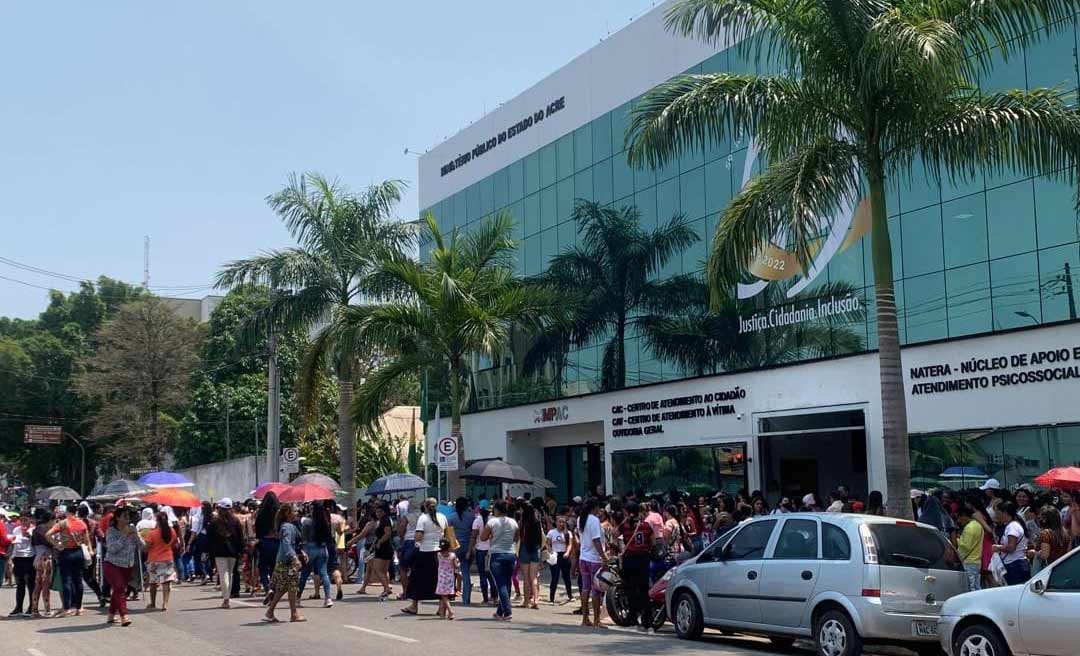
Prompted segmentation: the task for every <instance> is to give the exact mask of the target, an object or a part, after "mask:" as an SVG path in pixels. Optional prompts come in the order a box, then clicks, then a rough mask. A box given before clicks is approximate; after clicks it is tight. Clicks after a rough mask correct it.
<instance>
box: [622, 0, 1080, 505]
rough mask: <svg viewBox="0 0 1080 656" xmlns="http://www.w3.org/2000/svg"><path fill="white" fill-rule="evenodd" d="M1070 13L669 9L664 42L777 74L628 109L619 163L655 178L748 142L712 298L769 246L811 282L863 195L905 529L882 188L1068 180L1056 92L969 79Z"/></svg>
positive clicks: (819, 6)
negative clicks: (756, 146) (757, 170)
mask: <svg viewBox="0 0 1080 656" xmlns="http://www.w3.org/2000/svg"><path fill="white" fill-rule="evenodd" d="M1078 8H1080V3H1078V2H1077V1H1076V0H1030V1H1021V0H1002V1H1000V2H969V1H968V0H878V1H876V2H831V3H820V2H812V1H809V0H682V1H680V2H679V3H678V4H676V5H674V6H673V7H672V8H671V9H669V13H668V15H667V18H668V27H669V28H670V29H672V30H673V31H676V32H679V33H681V34H683V35H693V36H696V37H699V38H701V39H704V40H706V41H709V42H711V43H720V42H722V41H724V40H725V39H735V40H738V44H737V45H736V46H735V47H736V48H737V49H738V51H739V52H740V53H741V54H742V55H744V56H747V57H751V58H757V60H758V62H759V64H760V65H761V66H763V67H765V68H766V69H768V70H780V71H783V72H780V73H776V74H763V75H755V74H743V73H717V74H703V75H682V76H679V77H676V78H674V79H673V80H671V81H669V82H667V83H665V84H662V85H660V86H659V87H657V88H656V89H654V90H653V91H651V92H649V93H648V94H646V95H645V97H644V98H643V99H642V100H641V101H640V103H639V104H638V105H637V106H636V108H635V109H634V111H633V116H632V119H631V124H630V127H629V129H628V132H627V145H628V148H629V152H628V157H629V161H630V163H631V164H632V165H636V166H641V165H650V166H659V165H663V164H665V163H667V162H669V161H671V160H672V158H674V157H677V156H678V155H679V154H680V153H682V152H684V151H686V150H688V149H692V148H700V147H703V146H705V145H706V144H708V143H710V142H711V141H712V140H714V139H717V138H719V137H721V136H723V135H730V134H731V133H732V130H733V129H734V130H736V131H739V132H740V133H749V134H752V135H755V137H756V138H757V139H758V140H759V142H760V143H761V146H762V152H763V153H764V154H765V155H766V156H767V158H768V161H769V162H770V163H771V166H770V167H769V168H768V170H766V171H765V172H764V173H762V174H761V175H759V176H757V177H755V178H754V179H753V180H751V181H750V183H749V184H747V185H746V187H745V188H744V189H743V190H742V191H741V192H740V193H739V194H738V196H736V197H735V198H734V199H733V200H732V202H731V204H730V205H729V206H728V208H727V209H726V210H725V211H724V214H723V217H722V220H721V222H720V224H719V226H718V228H717V232H716V236H715V238H714V240H713V244H712V248H711V251H710V257H709V265H708V274H709V278H710V282H711V283H712V284H713V294H714V298H719V297H722V296H723V295H724V294H725V293H726V290H728V289H729V288H730V286H731V285H732V284H733V283H734V282H735V281H737V280H738V279H739V278H740V275H741V274H740V272H741V271H745V270H746V268H747V266H748V265H750V263H751V262H752V261H753V260H754V259H755V258H756V257H757V256H758V255H759V254H760V253H761V252H762V249H763V248H764V247H765V246H766V245H767V244H769V243H770V241H775V242H776V243H778V244H779V245H781V246H786V247H787V248H788V250H790V251H791V252H792V253H793V254H794V255H795V257H796V259H797V261H798V263H799V264H800V266H801V267H802V269H803V270H804V271H807V270H809V269H810V267H811V266H812V264H813V262H812V261H813V256H814V253H815V251H814V242H815V240H816V239H817V237H818V236H819V235H820V234H822V233H823V232H825V231H827V230H828V229H829V227H830V225H831V219H829V218H828V217H830V216H831V215H832V214H833V213H834V212H836V211H837V210H838V208H839V207H840V205H841V204H842V203H843V202H844V201H845V200H847V199H852V198H854V197H856V196H857V195H858V194H859V193H860V192H861V191H862V190H864V189H868V191H869V202H870V208H871V215H872V229H871V253H872V256H873V270H874V286H875V293H876V313H877V328H878V357H879V364H880V372H881V373H880V383H881V404H882V414H883V417H882V426H883V432H884V440H885V468H886V470H887V471H888V472H889V476H888V496H889V499H891V502H890V504H889V507H890V508H891V509H892V510H893V511H894V512H897V513H899V514H900V515H902V516H910V508H909V504H907V503H903V500H904V499H906V498H907V493H908V490H909V488H910V463H909V461H908V431H907V409H906V401H905V396H904V382H903V368H902V362H901V356H900V340H899V333H898V330H897V317H896V302H895V298H894V290H893V270H892V247H891V244H890V239H889V230H888V225H887V222H886V201H885V186H886V181H887V180H888V179H889V178H890V177H895V176H902V175H907V176H910V171H911V165H912V163H913V162H915V161H921V162H922V164H923V166H924V167H925V168H926V170H927V171H929V172H930V174H932V175H935V176H938V175H940V174H942V173H944V174H945V175H947V176H948V177H949V178H950V179H952V180H954V181H956V180H967V179H971V178H974V177H976V176H979V175H982V172H983V171H986V172H988V173H992V174H998V173H1001V172H1004V171H1006V170H1018V171H1021V172H1023V173H1024V174H1025V175H1029V176H1030V175H1042V174H1055V175H1057V176H1059V177H1067V178H1071V174H1072V167H1075V165H1076V155H1077V153H1078V151H1080V117H1078V116H1077V114H1076V112H1074V111H1073V110H1072V109H1071V108H1070V106H1069V104H1068V103H1069V102H1070V101H1069V100H1067V99H1065V98H1062V97H1061V96H1059V90H1056V89H1033V90H1030V91H1024V90H1016V91H1007V92H1004V93H983V92H981V91H979V89H978V77H979V75H980V74H981V73H984V72H986V71H988V70H989V69H990V68H991V66H992V65H993V64H994V61H993V59H994V58H995V57H1003V58H1006V59H1007V58H1009V57H1023V49H1024V47H1026V46H1027V45H1028V44H1030V43H1032V42H1034V41H1036V40H1038V39H1039V38H1041V37H1042V36H1043V35H1047V34H1051V33H1052V32H1053V31H1054V30H1056V29H1070V30H1071V29H1072V20H1071V17H1072V16H1073V14H1075V13H1076V11H1077V9H1078ZM1041 26H1045V27H1041ZM991 46H993V48H992V49H991ZM864 175H865V181H864V178H863V177H862V176H864ZM897 500H899V501H900V502H897Z"/></svg>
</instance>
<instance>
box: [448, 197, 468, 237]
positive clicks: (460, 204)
mask: <svg viewBox="0 0 1080 656" xmlns="http://www.w3.org/2000/svg"><path fill="white" fill-rule="evenodd" d="M467 205H468V202H467V200H466V198H465V191H459V192H457V193H456V194H454V223H453V224H452V225H451V226H450V228H451V229H454V228H464V227H465V224H466V223H467V222H468V220H469V218H468V214H469V213H468V210H467Z"/></svg>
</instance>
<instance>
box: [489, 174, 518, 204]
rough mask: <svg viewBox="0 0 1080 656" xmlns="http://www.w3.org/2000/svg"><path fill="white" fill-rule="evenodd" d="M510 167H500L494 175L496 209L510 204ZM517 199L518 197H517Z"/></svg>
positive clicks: (493, 186)
mask: <svg viewBox="0 0 1080 656" xmlns="http://www.w3.org/2000/svg"><path fill="white" fill-rule="evenodd" d="M509 181H510V173H509V169H499V170H498V171H496V172H495V175H494V176H492V181H491V187H492V193H493V194H494V195H493V197H492V201H493V203H494V206H495V209H497V210H500V209H502V208H504V207H506V206H507V205H509V204H510V187H509ZM515 200H517V199H515Z"/></svg>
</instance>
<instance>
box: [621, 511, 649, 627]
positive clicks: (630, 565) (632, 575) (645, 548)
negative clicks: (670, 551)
mask: <svg viewBox="0 0 1080 656" xmlns="http://www.w3.org/2000/svg"><path fill="white" fill-rule="evenodd" d="M619 531H620V532H621V533H622V539H623V544H624V545H626V546H625V547H623V554H622V571H621V574H622V580H623V584H624V585H625V586H626V595H627V598H628V599H627V600H628V601H629V605H630V617H638V618H640V622H641V628H642V630H643V631H644V630H648V629H649V618H650V617H652V608H651V604H650V603H649V564H650V562H651V560H652V559H651V554H652V548H653V544H655V543H656V536H655V534H654V533H653V530H652V525H650V524H649V522H647V521H645V518H644V517H642V516H641V512H640V507H639V506H638V504H637V502H636V501H631V502H630V503H628V504H626V521H624V522H623V523H622V525H620V527H619Z"/></svg>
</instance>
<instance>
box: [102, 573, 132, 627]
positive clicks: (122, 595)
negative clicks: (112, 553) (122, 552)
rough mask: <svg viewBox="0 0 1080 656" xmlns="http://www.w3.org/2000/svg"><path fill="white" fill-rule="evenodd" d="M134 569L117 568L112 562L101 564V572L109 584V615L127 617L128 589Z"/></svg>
mask: <svg viewBox="0 0 1080 656" xmlns="http://www.w3.org/2000/svg"><path fill="white" fill-rule="evenodd" d="M131 570H132V568H130V567H117V566H116V565H113V564H112V563H110V562H105V563H102V564H101V572H102V575H103V576H104V577H105V580H106V581H107V582H108V584H109V589H110V594H109V615H120V616H121V617H123V616H125V615H127V610H128V609H127V588H128V585H129V584H130V583H131V574H132V571H131Z"/></svg>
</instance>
